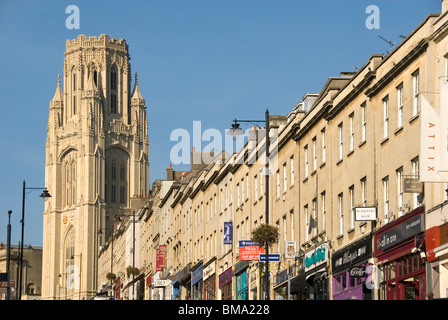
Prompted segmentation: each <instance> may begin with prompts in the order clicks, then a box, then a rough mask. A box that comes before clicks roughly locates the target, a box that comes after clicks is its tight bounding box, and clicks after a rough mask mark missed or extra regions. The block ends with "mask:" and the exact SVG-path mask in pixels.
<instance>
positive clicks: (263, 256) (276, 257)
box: [260, 253, 280, 262]
mask: <svg viewBox="0 0 448 320" xmlns="http://www.w3.org/2000/svg"><path fill="white" fill-rule="evenodd" d="M260 261H261V262H263V261H266V254H260ZM269 261H273V262H278V261H280V253H272V254H270V255H269Z"/></svg>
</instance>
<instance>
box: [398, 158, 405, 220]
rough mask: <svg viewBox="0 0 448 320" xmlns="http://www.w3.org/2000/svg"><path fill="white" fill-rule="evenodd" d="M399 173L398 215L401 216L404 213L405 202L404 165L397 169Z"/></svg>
mask: <svg viewBox="0 0 448 320" xmlns="http://www.w3.org/2000/svg"><path fill="white" fill-rule="evenodd" d="M396 175H397V200H398V216H399V217H401V216H402V215H403V214H404V207H403V206H404V203H403V167H400V168H398V169H397V170H396Z"/></svg>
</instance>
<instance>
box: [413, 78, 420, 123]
mask: <svg viewBox="0 0 448 320" xmlns="http://www.w3.org/2000/svg"><path fill="white" fill-rule="evenodd" d="M419 94H420V72H419V70H417V71H415V72H414V73H413V74H412V116H415V115H417V114H418V113H419V108H420V106H419V104H420V101H419V100H420V97H419Z"/></svg>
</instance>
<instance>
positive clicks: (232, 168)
mask: <svg viewBox="0 0 448 320" xmlns="http://www.w3.org/2000/svg"><path fill="white" fill-rule="evenodd" d="M446 30H448V22H447V14H446V12H443V14H441V15H440V14H430V15H428V17H427V18H426V19H425V20H424V21H423V22H422V23H421V24H420V25H419V26H418V27H417V28H416V29H415V30H414V31H413V32H412V33H411V34H409V35H408V36H407V37H406V39H404V40H403V41H402V43H401V44H400V45H398V46H397V47H396V48H395V49H394V50H393V51H392V52H391V53H388V54H387V55H372V56H371V57H370V58H369V59H368V61H367V62H366V63H365V65H364V66H363V67H362V68H360V69H359V70H357V71H356V72H342V73H341V74H340V76H338V77H332V78H329V79H328V81H327V83H326V84H325V86H324V87H323V88H322V90H321V92H319V93H317V94H307V95H305V96H304V97H303V99H302V101H300V102H299V103H298V104H297V106H296V107H295V108H294V110H292V111H291V113H290V114H289V115H287V116H271V118H270V127H271V131H270V135H271V136H272V139H271V159H270V169H271V170H270V175H269V212H270V214H269V223H270V224H271V225H273V226H276V227H277V228H278V230H279V234H280V237H279V240H278V243H276V244H273V245H272V246H271V247H270V252H271V253H279V254H280V257H281V258H280V261H279V262H271V263H270V273H271V281H270V286H271V287H270V290H271V298H283V299H286V298H287V297H288V295H287V292H288V291H287V287H286V283H287V281H286V280H287V278H288V277H287V274H286V272H285V270H290V279H291V287H290V289H289V294H290V295H291V297H293V298H294V299H339V298H344V299H345V298H347V297H348V298H361V299H389V298H391V297H395V298H397V299H398V298H400V299H401V298H405V297H408V298H409V297H410V296H412V297H414V298H418V299H425V298H426V296H427V295H428V293H430V291H431V288H429V287H426V282H425V278H424V268H423V269H422V267H423V264H424V261H425V260H424V258H421V257H422V256H423V255H420V256H417V255H416V254H414V251H413V250H411V249H412V246H413V245H414V241H415V246H416V247H415V248H419V242H421V241H423V240H422V239H423V238H424V229H423V231H422V230H417V231H418V232H417V231H416V232H415V233H413V234H410V235H409V236H407V238H404V239H402V240H400V241H401V246H397V247H392V246H391V247H390V248H388V250H380V251H379V249H378V248H380V247H381V243H378V239H379V237H381V236H383V235H384V234H389V233H391V232H393V231H395V230H397V229H399V228H401V227H402V225H403V223H406V221H411V220H410V219H416V218H415V217H418V218H419V217H420V215H421V214H422V212H423V213H424V215H425V217H426V218H428V217H431V219H429V220H428V219H426V220H428V221H430V224H431V227H432V226H434V225H437V224H442V223H443V221H444V220H443V218H444V214H445V213H444V211H443V210H441V209H440V210H439V209H437V208H440V206H441V205H442V204H443V203H444V201H446V193H445V189H446V188H447V186H446V183H444V182H440V183H437V182H427V181H426V182H424V189H423V190H421V191H414V192H405V189H404V186H403V184H404V181H405V179H406V178H417V179H419V177H420V175H421V174H422V170H428V168H425V167H421V162H422V159H421V158H420V152H421V149H420V146H421V145H420V139H421V125H422V123H421V117H422V114H421V112H422V105H421V104H422V102H421V101H422V96H425V98H426V99H427V100H428V101H429V102H430V103H431V105H433V106H435V108H436V110H440V109H439V108H440V100H439V96H438V95H437V94H435V93H437V92H439V91H440V85H441V82H440V80H439V79H440V78H446V77H447V73H446V70H447V69H446V65H447V64H446V63H447V62H446V61H448V60H446V56H447V52H448V50H447V48H446V43H445V42H446V34H447V31H446ZM253 130H254V132H256V131H260V132H263V135H261V138H260V139H259V140H254V141H252V142H251V141H250V142H249V143H248V144H246V146H245V147H244V148H243V149H242V150H241V151H238V153H234V154H232V155H226V156H225V157H223V158H219V157H216V161H214V162H212V163H210V164H208V165H207V166H204V168H203V169H202V170H200V171H199V172H198V173H197V174H195V175H193V176H192V175H186V176H185V177H184V179H182V180H180V181H179V183H174V184H172V185H171V189H170V190H169V191H168V192H166V193H163V194H160V195H159V196H160V197H161V198H162V200H161V201H160V205H158V206H154V207H153V213H152V215H151V216H149V217H148V216H147V217H146V219H147V220H146V221H145V223H146V224H147V225H148V226H151V225H153V226H154V227H155V225H156V224H160V225H161V226H162V227H161V229H160V231H159V232H160V235H162V234H163V237H162V236H160V237H158V238H157V244H156V243H154V245H153V246H147V250H148V249H149V250H150V252H149V253H148V252H146V254H147V255H148V257H149V260H151V259H155V257H156V255H155V249H156V248H157V247H158V246H159V245H166V246H167V257H168V259H167V265H166V269H163V270H160V271H156V269H155V268H154V264H149V265H147V266H148V268H147V274H148V275H151V276H154V275H157V279H163V278H164V277H165V279H167V280H170V281H171V282H170V281H169V282H164V283H162V285H163V286H166V287H169V286H173V288H174V289H175V290H176V292H177V296H176V297H166V296H165V297H164V298H165V299H172V298H181V299H207V298H209V297H211V298H213V299H224V298H229V297H231V298H233V299H259V298H263V295H262V293H261V290H260V288H261V286H262V284H263V281H264V280H263V279H264V278H262V275H263V272H264V269H261V268H260V264H259V262H258V261H242V259H241V257H240V256H239V241H240V240H250V238H251V232H252V231H253V230H254V229H255V228H256V227H257V226H259V225H260V224H261V223H264V221H265V201H264V200H265V199H264V197H266V184H265V176H264V171H263V168H264V162H263V160H262V157H260V161H255V162H252V161H251V157H252V155H253V153H252V152H251V146H253V145H255V149H256V150H259V149H261V150H262V149H263V148H264V143H265V142H264V141H265V139H264V138H263V136H264V131H265V130H264V129H259V128H258V129H257V128H254V129H253ZM241 157H242V158H243V161H239V160H240V158H241ZM357 207H365V208H370V207H372V208H375V212H376V214H377V216H376V219H375V220H374V221H370V220H359V219H357V218H356V216H355V213H356V209H355V208H357ZM442 208H443V206H442ZM419 219H420V218H419ZM426 220H425V221H426ZM225 222H232V224H233V242H232V244H230V245H226V244H224V243H223V239H224V223H225ZM421 222H423V220H412V223H413V224H412V226H414V225H415V224H417V223H421ZM160 225H159V226H160ZM163 226H165V227H163ZM424 226H427V227H429V225H426V223H425V224H424V225H423V226H422V227H423V228H424ZM156 233H157V232H156ZM153 236H154V234H153ZM153 239H155V238H153ZM394 239H395V238H394ZM142 241H146V240H142ZM289 241H294V242H296V249H295V252H294V253H293V258H292V259H287V258H286V253H287V252H286V244H287V243H288V242H289ZM388 241H389V240H388ZM149 242H151V241H150V240H149ZM353 248H356V249H357V250H356V253H351V252H350V250H352V249H353ZM151 250H152V252H151ZM439 250H441V249H439ZM385 257H388V258H387V259H386V258H385ZM391 257H395V258H391ZM388 259H389V260H388ZM390 259H392V260H390ZM394 259H395V260H394ZM409 259H410V260H409ZM411 260H412V261H415V262H413V263H414V264H413V268H414V269H413V270H414V271H415V272H414V273H413V274H410V275H409V277H410V278H409V279H411V278H412V279H411V280H412V281H413V282H414V283H418V284H419V287H418V288H417V287H416V288H411V289H410V287H409V281H411V280H409V279H408V278H405V277H406V276H407V274H406V273H403V271H401V272H402V273H400V277H401V278H396V279H395V280H393V278H391V277H393V276H395V274H392V273H390V274H388V275H387V276H386V273H385V272H384V270H386V269H387V268H391V267H392V266H393V267H394V268H398V267H397V266H403V263H404V262H403V261H411ZM153 261H154V260H153ZM347 261H352V262H353V264H354V263H356V266H357V267H358V269H357V270H358V272H360V271H359V270H363V269H362V268H367V269H369V270H370V268H378V269H381V270H383V273H382V274H383V275H384V277H382V278H379V279H378V283H377V284H376V286H377V287H375V288H373V290H370V289H369V290H365V288H366V286H369V285H372V283H370V284H369V283H367V282H366V281H368V280H366V279H367V278H368V277H364V278H363V279H362V280H356V279H354V278H350V276H348V274H349V273H348V272H349V271H350V269H349V266H350V263H348V262H347ZM347 263H348V264H347ZM391 263H392V264H391ZM406 263H407V262H406ZM229 268H232V272H231V281H227V280H226V281H224V280H223V279H221V278H220V276H221V275H222V276H224V275H225V276H226V277H229V273H227V272H226V271H228V270H229ZM385 268H386V269H385ZM434 269H435V270H436V266H435V267H434ZM167 270H171V271H170V272H169V274H166V271H167ZM201 272H202V273H201ZM369 272H371V271H369ZM421 272H423V273H421ZM205 274H207V279H205V276H204V275H205ZM213 275H215V277H213ZM370 275H371V273H370ZM201 277H202V278H201ZM148 279H149V280H150V279H151V278H150V277H149V278H148ZM209 279H213V281H214V283H209ZM221 280H222V281H221ZM392 281H396V282H397V283H398V284H399V285H398V286H397V290H398V291H400V292H398V291H397V292H396V295H395V296H391V295H390V293H388V292H389V291H390V290H391V288H392V286H391V283H392ZM223 283H225V284H226V286H223V287H220V284H223ZM146 285H147V288H146V289H147V291H151V290H153V289H154V286H153V284H151V281H147V282H146ZM372 286H373V285H372ZM400 286H401V287H400ZM229 288H230V289H229ZM414 290H415V291H414ZM438 290H439V289H438ZM439 291H443V290H439ZM148 296H150V295H148Z"/></svg>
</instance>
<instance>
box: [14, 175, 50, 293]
mask: <svg viewBox="0 0 448 320" xmlns="http://www.w3.org/2000/svg"><path fill="white" fill-rule="evenodd" d="M25 190H43V192H42V194H41V195H40V197H41V198H49V197H51V195H50V193H49V192H48V190H47V188H30V187H27V186H26V183H25V180H23V191H22V219H21V220H20V223H21V224H22V236H21V239H22V240H21V242H20V261H19V293H18V297H17V299H18V300H21V299H22V270H23V237H24V233H25Z"/></svg>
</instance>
